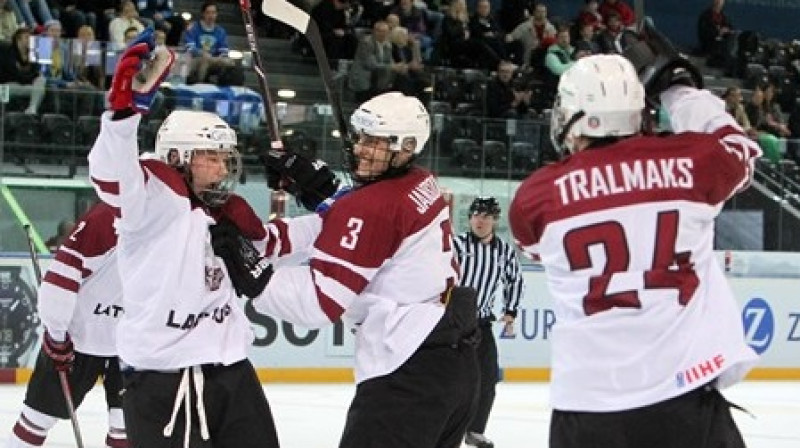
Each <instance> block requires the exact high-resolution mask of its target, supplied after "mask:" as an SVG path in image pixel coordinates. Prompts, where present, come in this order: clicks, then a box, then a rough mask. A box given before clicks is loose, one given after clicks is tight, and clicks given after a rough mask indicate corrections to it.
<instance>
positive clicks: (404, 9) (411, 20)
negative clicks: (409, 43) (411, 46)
mask: <svg viewBox="0 0 800 448" xmlns="http://www.w3.org/2000/svg"><path fill="white" fill-rule="evenodd" d="M390 12H391V13H392V14H395V15H397V17H398V18H399V19H400V26H402V27H405V28H406V29H407V30H408V32H409V34H411V35H412V36H413V37H414V39H416V40H418V41H419V43H420V50H421V51H422V54H423V57H424V59H425V60H426V61H427V60H429V59H430V56H431V53H432V51H433V46H434V43H435V37H438V35H437V32H440V30H436V31H434V29H435V28H436V27H441V22H442V18H441V15H437V17H438V23H434V22H436V19H431V18H429V12H428V10H427V9H426V8H421V7H419V6H417V5H416V4H414V1H413V0H398V1H397V5H396V6H395V7H394V8H392V9H391V11H390ZM430 25H433V26H430Z"/></svg>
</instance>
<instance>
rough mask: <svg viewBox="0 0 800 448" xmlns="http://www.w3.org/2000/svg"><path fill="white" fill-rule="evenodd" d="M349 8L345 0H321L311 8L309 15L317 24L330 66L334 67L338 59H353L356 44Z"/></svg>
mask: <svg viewBox="0 0 800 448" xmlns="http://www.w3.org/2000/svg"><path fill="white" fill-rule="evenodd" d="M349 8H350V3H349V1H347V0H321V1H320V2H319V3H317V4H316V5H315V6H314V7H313V8H311V17H312V18H313V19H314V20H315V21H316V22H317V26H319V33H320V36H321V37H322V42H323V44H324V45H325V54H327V55H328V58H329V59H330V61H331V68H335V67H336V65H337V63H338V60H339V59H353V56H354V55H355V51H356V46H358V41H357V40H356V37H355V34H354V32H353V22H351V21H350V17H349V14H348V10H349Z"/></svg>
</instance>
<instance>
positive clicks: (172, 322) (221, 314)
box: [167, 304, 231, 330]
mask: <svg viewBox="0 0 800 448" xmlns="http://www.w3.org/2000/svg"><path fill="white" fill-rule="evenodd" d="M230 314H231V306H230V305H228V304H225V305H223V306H221V307H219V306H218V307H216V308H214V310H213V311H212V312H211V313H209V312H207V311H202V312H200V313H199V314H194V313H189V314H187V315H186V318H185V319H183V323H181V321H180V320H178V319H176V316H175V310H169V316H167V326H168V327H172V328H177V329H179V330H191V329H192V328H194V327H196V326H197V325H199V324H200V321H202V320H203V319H205V318H206V317H211V319H213V320H214V322H216V323H218V324H221V323H222V322H223V321H224V320H225V318H226V317H228V316H229V315H230Z"/></svg>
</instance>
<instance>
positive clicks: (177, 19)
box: [137, 0, 185, 47]
mask: <svg viewBox="0 0 800 448" xmlns="http://www.w3.org/2000/svg"><path fill="white" fill-rule="evenodd" d="M137 6H138V7H139V15H140V16H142V17H143V18H146V19H149V20H152V21H153V24H154V26H155V28H156V29H157V30H164V31H165V32H166V33H167V36H166V38H167V40H166V45H167V46H169V47H176V46H178V45H180V43H181V36H182V35H183V30H184V28H185V24H184V21H183V18H182V17H181V16H180V15H178V14H175V12H174V11H173V9H172V8H173V5H172V0H138V4H137Z"/></svg>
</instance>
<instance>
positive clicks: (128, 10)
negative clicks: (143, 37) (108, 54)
mask: <svg viewBox="0 0 800 448" xmlns="http://www.w3.org/2000/svg"><path fill="white" fill-rule="evenodd" d="M131 27H133V28H136V29H137V30H138V31H139V32H142V31H144V28H145V26H144V23H142V21H141V20H140V19H139V11H137V10H136V4H135V3H133V1H132V0H122V2H121V3H120V4H119V14H117V17H115V18H114V20H112V21H111V23H109V24H108V40H109V42H110V43H111V44H112V45H114V46H116V48H119V49H122V48H124V47H125V30H127V29H128V28H131Z"/></svg>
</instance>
